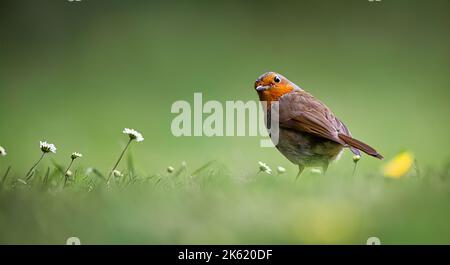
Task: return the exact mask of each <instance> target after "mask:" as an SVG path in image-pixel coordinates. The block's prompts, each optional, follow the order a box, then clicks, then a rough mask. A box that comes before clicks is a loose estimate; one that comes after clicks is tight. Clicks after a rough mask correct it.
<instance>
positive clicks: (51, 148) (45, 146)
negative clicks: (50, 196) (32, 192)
mask: <svg viewBox="0 0 450 265" xmlns="http://www.w3.org/2000/svg"><path fill="white" fill-rule="evenodd" d="M39 148H40V149H41V151H42V155H41V157H40V158H39V160H38V161H37V162H36V163H35V164H34V165H33V166H32V167H31V168H30V170H28V172H27V174H26V175H25V179H26V180H27V181H28V180H30V179H31V177H32V176H33V172H34V170H35V169H36V167H37V166H38V165H39V163H40V162H41V161H42V159H43V158H44V156H45V155H46V154H48V153H50V152H51V153H56V146H55V145H54V144H51V143H47V142H46V141H44V142H43V141H39Z"/></svg>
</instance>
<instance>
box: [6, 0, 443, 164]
mask: <svg viewBox="0 0 450 265" xmlns="http://www.w3.org/2000/svg"><path fill="white" fill-rule="evenodd" d="M449 11H450V2H449V1H447V0H442V1H399V0H396V1H382V2H378V3H372V2H369V1H363V0H355V1H288V2H283V1H281V2H277V3H275V2H273V1H243V2H237V1H236V2H233V1H222V2H218V1H215V2H214V3H211V1H165V2H164V3H163V2H158V1H113V0H111V1H100V0H83V1H81V2H68V1H63V0H52V1H50V0H47V1H45V0H42V1H24V0H20V1H3V2H2V8H1V9H0V12H1V13H0V25H1V44H0V45H1V49H0V58H1V60H0V100H1V104H0V122H1V123H0V124H1V125H0V126H1V128H0V145H3V146H5V147H6V148H7V150H8V153H9V156H8V158H7V162H5V161H2V162H3V163H7V164H11V165H13V166H14V168H15V169H16V170H22V169H23V170H25V167H29V166H30V163H32V162H33V160H34V159H36V156H37V155H38V154H39V150H38V148H37V146H38V143H39V140H43V139H45V140H47V141H50V142H53V143H55V144H56V145H57V147H58V153H57V154H56V155H55V156H54V159H55V160H57V161H60V162H65V161H66V160H67V157H68V154H69V153H71V152H73V151H78V152H81V153H83V154H84V155H85V158H84V159H83V161H79V162H80V163H82V164H83V165H84V166H91V165H92V166H96V167H98V168H100V169H104V170H107V169H108V168H110V167H111V166H112V164H113V162H114V159H115V157H116V156H117V155H118V152H119V151H120V148H121V147H122V146H123V145H124V143H125V141H126V139H124V136H122V135H121V130H122V129H123V127H132V128H135V129H137V130H139V131H141V132H142V133H143V134H144V137H145V138H146V140H145V141H144V142H143V144H139V146H134V150H133V153H134V158H135V160H136V166H137V167H138V169H140V170H141V171H142V172H149V171H152V172H153V171H157V170H160V169H164V168H165V167H166V166H168V165H171V164H178V163H180V161H183V160H185V161H187V162H188V163H190V164H194V165H200V164H202V163H204V161H205V160H208V159H211V158H215V159H218V160H220V161H223V162H225V163H227V164H230V165H233V166H232V168H233V169H235V170H246V168H247V165H248V164H249V163H250V164H255V163H256V161H258V160H263V161H272V163H273V164H280V165H285V166H286V167H289V168H291V166H290V164H289V162H287V161H286V160H285V159H284V157H282V156H281V155H280V154H279V153H278V152H277V151H276V150H275V149H271V148H260V147H259V138H258V137H212V138H207V137H181V138H176V137H174V136H172V134H171V131H170V123H171V120H172V118H173V117H175V115H174V114H171V113H170V107H171V104H172V103H173V102H175V101H176V100H188V101H190V102H192V101H193V93H194V92H203V93H204V100H212V99H214V100H219V101H222V102H224V101H226V100H244V101H247V100H255V99H257V95H256V93H255V91H254V90H253V82H254V80H255V79H256V78H257V77H258V76H259V75H260V74H262V73H263V72H266V71H269V70H272V71H277V72H280V73H282V74H284V75H285V76H287V77H288V78H289V79H291V80H292V81H293V82H295V83H297V84H299V85H300V86H302V87H303V88H304V89H306V90H308V91H309V92H311V93H313V94H314V95H315V96H317V97H318V98H319V99H321V100H322V101H324V102H325V103H326V104H328V105H329V106H330V107H331V108H332V109H333V110H334V112H335V113H336V114H337V115H338V116H339V117H340V118H341V119H342V120H343V121H344V122H345V123H346V124H347V125H348V127H349V128H350V129H351V130H352V132H353V134H354V135H355V136H357V138H360V139H362V140H365V141H367V142H368V143H370V144H372V145H373V146H375V147H377V148H378V149H379V150H380V151H381V152H382V153H383V154H384V155H385V156H386V157H387V158H389V157H391V156H392V155H393V154H395V153H397V152H398V151H400V150H403V149H408V150H412V151H413V152H414V153H415V154H416V155H417V157H418V160H419V161H420V162H421V163H422V164H424V165H436V164H440V163H442V161H446V160H448V159H449V155H450V150H449V149H448V148H447V147H448V146H449V143H450V139H449V138H448V131H449V127H450V125H449V122H448V120H449V119H448V117H449V115H450V107H449V104H450V92H449V91H450V90H449V87H450V75H449V70H450V60H449V59H450V34H449V33H450V27H449V25H450V16H448V14H449ZM343 160H345V162H341V163H339V164H338V165H337V166H333V167H331V170H339V168H341V169H342V170H347V169H348V168H349V167H350V168H351V166H352V165H351V163H350V162H349V161H350V154H347V156H345V157H344V158H343ZM361 165H362V166H361V167H362V170H366V169H367V170H373V169H375V168H377V167H379V165H380V162H379V161H375V160H372V159H366V160H365V161H364V163H361ZM292 170H295V167H292Z"/></svg>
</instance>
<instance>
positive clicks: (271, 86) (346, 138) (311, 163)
mask: <svg viewBox="0 0 450 265" xmlns="http://www.w3.org/2000/svg"><path fill="white" fill-rule="evenodd" d="M255 89H256V91H257V93H258V95H259V99H260V101H261V102H263V101H265V102H266V103H267V106H268V110H267V111H270V106H271V103H272V102H275V101H277V102H278V104H279V139H278V143H277V145H276V147H277V149H278V150H279V151H280V152H281V153H282V154H283V155H284V156H285V157H286V158H287V159H289V160H290V161H291V162H292V163H294V164H296V165H298V169H299V172H298V174H297V178H298V177H299V176H300V174H301V173H302V171H303V170H304V169H305V167H322V169H323V173H324V174H325V172H326V171H327V169H328V165H329V163H330V162H331V161H333V160H336V159H338V158H339V156H340V155H341V153H342V151H343V149H344V148H347V147H348V148H350V150H351V151H352V152H353V153H354V154H355V155H358V156H359V155H360V150H361V151H363V152H364V153H366V154H368V155H370V156H373V157H376V158H378V159H383V156H382V155H380V154H379V153H378V152H377V151H376V150H375V149H374V148H372V147H370V146H369V145H367V144H365V143H363V142H361V141H359V140H356V139H355V138H353V137H352V135H351V133H350V131H349V129H348V128H347V127H346V126H345V124H344V123H343V122H342V121H340V120H339V119H338V118H337V117H336V115H334V113H333V112H332V111H331V110H330V109H329V108H328V107H327V106H326V105H325V104H324V103H322V102H321V101H319V100H318V99H316V98H315V97H313V96H312V95H311V94H309V93H308V92H306V91H304V90H303V89H301V88H300V87H299V86H297V85H296V84H294V83H292V82H291V81H289V80H288V79H287V78H286V77H284V76H282V75H280V74H278V73H275V72H268V73H265V74H263V75H261V76H260V77H259V78H258V79H257V80H256V82H255ZM268 117H270V113H268Z"/></svg>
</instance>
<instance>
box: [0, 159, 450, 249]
mask: <svg viewBox="0 0 450 265" xmlns="http://www.w3.org/2000/svg"><path fill="white" fill-rule="evenodd" d="M250 167H254V168H255V169H254V173H252V174H247V175H245V174H241V175H233V176H232V175H230V173H229V170H228V169H227V167H226V166H225V165H223V164H221V163H219V162H216V161H211V162H209V163H206V164H205V165H204V166H202V167H200V168H199V169H197V170H189V165H187V166H179V167H177V168H176V169H175V171H174V172H172V173H163V174H154V175H136V174H135V173H134V172H133V170H127V171H125V174H124V176H123V177H120V178H115V181H114V182H113V183H112V185H111V187H110V188H107V187H106V182H105V180H104V178H103V177H102V175H101V173H99V172H97V171H96V170H92V169H88V170H87V171H86V170H82V169H78V170H76V172H77V173H76V174H75V176H74V177H73V178H72V179H71V180H70V181H69V183H68V185H67V186H66V188H63V180H64V178H63V177H62V171H61V170H59V169H51V170H50V173H49V174H48V177H45V176H46V173H45V170H44V169H45V168H42V169H41V170H40V171H39V172H37V173H36V175H34V177H33V178H32V179H31V180H30V182H29V183H27V184H24V183H22V182H16V181H15V179H16V178H15V177H14V176H9V178H8V179H7V181H6V183H5V184H4V185H3V186H2V190H1V192H0V230H1V233H0V235H1V236H0V243H2V244H13V243H17V244H30V243H33V244H35V243H36V244H63V243H64V242H65V240H66V239H67V238H68V237H70V236H77V237H79V238H80V239H81V241H82V243H84V244H192V243H195V244H213V243H214V244H235V243H240V244H364V243H365V241H366V240H367V238H369V237H370V236H377V237H379V238H380V239H381V241H382V243H383V244H400V243H401V244H419V243H425V244H449V243H450V224H449V222H448V220H449V218H450V212H449V210H448V205H449V202H450V171H449V170H450V167H448V166H447V167H443V168H440V169H439V170H435V171H427V170H425V172H423V171H421V172H418V171H413V172H411V173H410V174H409V175H408V176H407V177H405V178H403V179H400V180H391V179H386V178H384V177H382V176H381V175H378V174H365V175H359V174H356V175H355V176H351V174H341V175H333V174H329V175H326V176H321V175H317V174H312V173H310V172H309V171H308V172H306V174H304V175H303V176H302V177H301V179H300V180H299V181H297V182H294V176H295V173H294V172H290V173H289V172H288V173H285V174H282V175H277V174H276V173H275V174H273V175H268V174H265V173H257V172H258V168H257V165H250ZM96 172H97V173H96ZM418 174H420V175H418Z"/></svg>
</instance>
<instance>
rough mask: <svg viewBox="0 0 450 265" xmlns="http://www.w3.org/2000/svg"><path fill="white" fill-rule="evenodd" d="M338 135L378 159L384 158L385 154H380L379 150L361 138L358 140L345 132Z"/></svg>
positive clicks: (347, 142)
mask: <svg viewBox="0 0 450 265" xmlns="http://www.w3.org/2000/svg"><path fill="white" fill-rule="evenodd" d="M338 136H339V138H340V139H341V140H342V141H344V142H345V143H346V144H348V145H350V146H351V147H353V148H356V149H359V150H361V151H363V152H364V153H366V154H368V155H370V156H373V157H376V158H378V159H383V156H382V155H380V154H379V153H378V152H377V150H375V149H373V148H372V147H370V146H369V145H367V144H365V143H363V142H361V141H359V140H356V139H354V138H352V137H349V136H347V135H344V134H339V135H338Z"/></svg>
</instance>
